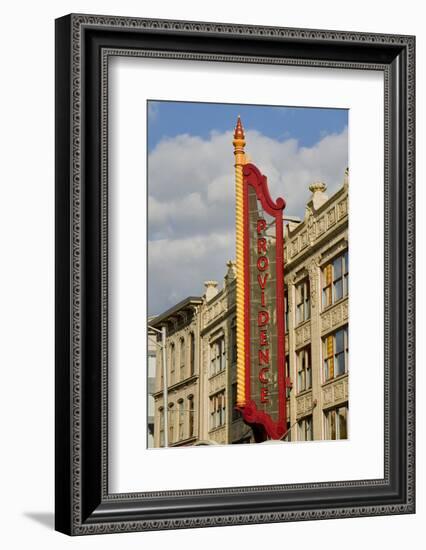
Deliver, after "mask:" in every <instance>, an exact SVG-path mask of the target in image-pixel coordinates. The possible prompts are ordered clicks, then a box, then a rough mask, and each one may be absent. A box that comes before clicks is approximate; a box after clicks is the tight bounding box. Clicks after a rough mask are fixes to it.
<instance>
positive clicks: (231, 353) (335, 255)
mask: <svg viewBox="0 0 426 550" xmlns="http://www.w3.org/2000/svg"><path fill="white" fill-rule="evenodd" d="M310 190H311V192H312V196H311V198H310V200H309V202H308V204H307V205H306V211H305V217H304V219H303V220H302V221H298V222H297V221H292V222H290V223H288V224H287V225H286V228H285V235H284V243H285V244H284V281H285V287H286V289H285V290H286V292H285V295H286V298H285V310H286V311H285V316H286V322H285V325H286V340H285V342H286V377H287V380H288V381H289V382H290V383H289V385H288V386H287V389H286V391H287V398H288V401H287V407H288V408H287V418H288V423H287V428H288V433H287V435H286V439H287V440H291V441H306V440H311V439H345V438H347V437H348V428H347V426H348V395H349V393H348V352H349V340H348V284H349V255H348V175H347V173H346V174H345V178H344V182H343V185H342V187H341V188H340V189H339V190H338V191H337V192H336V193H335V194H334V195H333V196H332V197H330V198H328V197H327V195H326V186H325V184H323V183H314V184H312V185H311V186H310ZM227 267H228V269H227V272H226V275H225V278H224V282H223V286H222V288H221V289H220V290H219V289H218V286H219V285H218V283H217V282H216V281H206V282H205V292H204V295H203V296H199V297H190V298H187V299H186V300H184V301H182V302H180V303H179V304H177V305H176V306H175V307H173V308H171V309H170V310H168V311H166V312H165V313H163V314H162V315H159V316H158V317H156V318H155V319H154V320H153V321H151V323H150V324H151V326H154V327H155V328H157V329H160V328H161V327H162V326H163V325H165V326H166V328H167V342H166V347H167V366H168V372H167V377H168V381H167V382H168V383H167V386H168V403H167V404H164V401H163V378H162V376H163V375H162V372H163V369H162V361H161V355H162V354H161V349H160V347H158V346H157V362H156V363H157V368H156V382H155V391H154V393H153V397H154V446H155V447H160V446H163V445H164V407H165V406H166V407H167V409H166V410H167V415H168V416H167V418H168V424H169V431H168V435H169V445H172V446H179V445H194V444H228V443H250V442H253V441H254V438H253V434H252V431H251V429H250V427H249V426H247V425H246V424H245V423H244V422H243V420H242V419H241V416H240V414H239V413H238V411H236V409H235V402H236V372H235V371H236V369H235V366H236V324H235V315H236V312H235V277H236V274H235V265H234V263H233V262H231V261H229V262H228V265H227ZM158 341H160V337H158Z"/></svg>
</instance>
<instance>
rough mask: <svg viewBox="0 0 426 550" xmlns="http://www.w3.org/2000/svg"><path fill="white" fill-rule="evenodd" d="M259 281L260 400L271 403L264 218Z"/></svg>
mask: <svg viewBox="0 0 426 550" xmlns="http://www.w3.org/2000/svg"><path fill="white" fill-rule="evenodd" d="M256 229H257V262H256V264H257V271H258V273H257V282H258V285H259V288H260V308H259V310H258V313H257V326H258V329H259V350H258V363H259V372H258V379H259V382H260V384H261V387H260V402H261V403H269V398H268V397H269V387H268V385H269V378H268V374H269V369H270V358H269V337H268V331H269V323H270V316H269V311H268V309H267V308H268V304H267V303H266V298H265V296H266V292H265V291H266V285H267V283H268V279H269V272H268V268H269V259H268V256H267V241H266V238H265V237H264V234H265V233H264V232H265V229H266V221H265V220H264V219H262V218H260V219H258V220H257V224H256Z"/></svg>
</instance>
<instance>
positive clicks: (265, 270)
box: [242, 164, 287, 440]
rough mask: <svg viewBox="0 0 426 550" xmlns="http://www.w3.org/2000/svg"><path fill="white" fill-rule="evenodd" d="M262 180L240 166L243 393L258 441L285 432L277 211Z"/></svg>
mask: <svg viewBox="0 0 426 550" xmlns="http://www.w3.org/2000/svg"><path fill="white" fill-rule="evenodd" d="M284 207H285V201H284V200H283V199H281V198H278V199H277V200H276V202H274V201H273V200H272V199H271V196H270V194H269V190H268V184H267V180H266V177H265V176H263V175H262V174H261V173H260V172H259V170H258V169H257V168H256V166H254V165H253V164H246V165H244V166H243V213H244V303H245V316H244V317H245V327H244V328H245V331H244V332H245V377H246V379H245V384H246V385H245V395H246V403H245V406H244V407H243V410H242V414H243V418H244V420H245V422H247V424H250V425H251V426H252V427H253V428H254V432H255V434H256V435H257V439H258V440H265V439H267V438H269V439H280V438H281V437H282V436H283V435H284V433H285V432H286V427H287V421H286V392H285V350H284V346H285V326H284V323H285V321H284V260H283V210H284Z"/></svg>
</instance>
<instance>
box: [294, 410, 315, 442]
mask: <svg viewBox="0 0 426 550" xmlns="http://www.w3.org/2000/svg"><path fill="white" fill-rule="evenodd" d="M297 440H298V441H312V440H313V432H312V415H310V416H305V418H302V419H301V420H299V421H298V423H297Z"/></svg>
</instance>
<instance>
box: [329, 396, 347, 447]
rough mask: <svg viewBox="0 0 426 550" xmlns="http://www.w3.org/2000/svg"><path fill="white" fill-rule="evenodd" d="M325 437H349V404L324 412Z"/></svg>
mask: <svg viewBox="0 0 426 550" xmlns="http://www.w3.org/2000/svg"><path fill="white" fill-rule="evenodd" d="M324 424H325V438H326V439H347V438H348V406H347V404H345V405H342V406H340V407H336V408H334V409H330V410H328V411H326V412H325V413H324Z"/></svg>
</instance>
